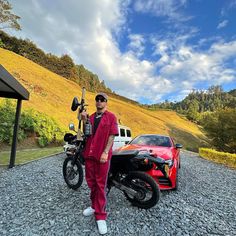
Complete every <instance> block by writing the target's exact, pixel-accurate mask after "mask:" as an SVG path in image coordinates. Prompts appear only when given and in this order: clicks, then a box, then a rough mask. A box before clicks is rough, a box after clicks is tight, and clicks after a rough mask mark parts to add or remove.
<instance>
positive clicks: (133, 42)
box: [128, 34, 145, 57]
mask: <svg viewBox="0 0 236 236" xmlns="http://www.w3.org/2000/svg"><path fill="white" fill-rule="evenodd" d="M128 38H129V39H130V43H129V45H128V47H129V49H130V50H131V51H132V52H134V53H135V55H136V56H137V57H140V56H142V55H143V53H144V50H145V47H144V44H145V39H144V36H143V35H140V34H130V35H129V36H128Z"/></svg>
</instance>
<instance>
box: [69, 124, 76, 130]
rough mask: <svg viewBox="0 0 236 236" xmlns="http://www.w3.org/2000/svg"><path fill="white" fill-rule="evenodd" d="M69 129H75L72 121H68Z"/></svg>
mask: <svg viewBox="0 0 236 236" xmlns="http://www.w3.org/2000/svg"><path fill="white" fill-rule="evenodd" d="M69 130H73V131H75V126H74V124H73V123H70V124H69Z"/></svg>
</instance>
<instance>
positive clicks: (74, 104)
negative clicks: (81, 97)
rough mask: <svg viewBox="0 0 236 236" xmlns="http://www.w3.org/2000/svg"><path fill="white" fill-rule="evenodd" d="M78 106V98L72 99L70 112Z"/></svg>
mask: <svg viewBox="0 0 236 236" xmlns="http://www.w3.org/2000/svg"><path fill="white" fill-rule="evenodd" d="M79 105H80V104H79V101H78V98H77V97H74V98H73V101H72V104H71V110H72V111H76V110H77V108H78V106H79Z"/></svg>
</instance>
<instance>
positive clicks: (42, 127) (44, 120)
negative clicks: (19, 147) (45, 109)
mask: <svg viewBox="0 0 236 236" xmlns="http://www.w3.org/2000/svg"><path fill="white" fill-rule="evenodd" d="M0 120H1V121H0V142H6V143H9V144H10V143H11V142H12V137H13V128H14V123H15V106H14V103H13V102H12V101H11V100H9V99H5V100H4V102H3V103H2V104H1V105H0ZM33 134H35V136H36V138H37V141H38V144H39V146H41V147H44V146H47V145H48V144H50V143H55V142H62V139H63V131H62V129H61V128H60V127H59V125H58V124H57V123H56V121H55V120H54V119H52V118H51V117H49V116H47V115H46V114H43V113H39V112H37V111H34V110H32V109H31V110H26V111H24V112H22V114H21V118H20V123H19V131H18V137H17V138H18V141H21V140H23V139H25V138H26V137H29V136H32V135H33Z"/></svg>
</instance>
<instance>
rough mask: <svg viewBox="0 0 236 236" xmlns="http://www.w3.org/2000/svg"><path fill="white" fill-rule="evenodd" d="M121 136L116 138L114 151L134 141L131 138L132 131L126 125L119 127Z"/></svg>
mask: <svg viewBox="0 0 236 236" xmlns="http://www.w3.org/2000/svg"><path fill="white" fill-rule="evenodd" d="M118 130H119V135H118V136H115V140H114V144H113V148H112V149H113V150H115V149H117V148H119V147H122V146H124V145H125V144H127V143H128V142H129V141H131V140H132V137H131V130H130V128H129V127H127V126H124V125H118Z"/></svg>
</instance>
